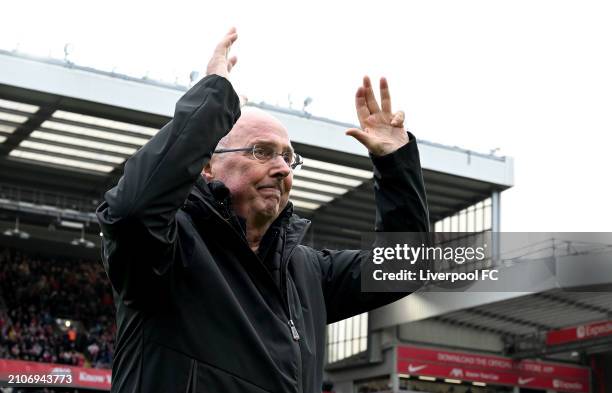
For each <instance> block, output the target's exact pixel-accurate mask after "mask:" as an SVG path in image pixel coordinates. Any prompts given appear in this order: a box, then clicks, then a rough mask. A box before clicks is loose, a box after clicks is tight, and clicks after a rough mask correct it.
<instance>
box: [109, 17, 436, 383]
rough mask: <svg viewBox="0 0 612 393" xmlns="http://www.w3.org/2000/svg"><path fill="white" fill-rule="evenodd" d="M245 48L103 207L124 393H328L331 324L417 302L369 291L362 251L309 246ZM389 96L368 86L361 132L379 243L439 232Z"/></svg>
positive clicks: (187, 98)
mask: <svg viewBox="0 0 612 393" xmlns="http://www.w3.org/2000/svg"><path fill="white" fill-rule="evenodd" d="M236 38H237V35H236V32H235V30H233V29H232V30H231V31H230V32H229V33H228V34H227V35H226V37H225V38H224V39H223V40H222V41H221V42H220V43H219V45H218V46H217V48H216V49H215V52H214V54H213V56H212V58H211V60H210V62H209V64H208V69H207V74H208V75H207V76H206V77H205V78H204V79H203V80H202V81H200V82H199V83H198V84H196V85H195V86H194V87H193V88H192V89H190V90H189V91H188V92H187V93H186V94H185V95H184V96H183V97H182V98H181V99H180V100H179V102H178V103H177V105H176V111H175V115H174V118H173V119H172V121H171V122H169V123H168V124H167V125H166V126H165V127H164V128H163V129H162V130H161V131H160V132H159V133H158V134H157V135H155V136H154V137H153V138H152V139H151V141H149V142H148V143H147V144H146V145H145V146H143V148H142V149H140V150H139V151H138V152H137V153H136V154H135V155H134V156H133V157H132V158H130V159H129V160H128V162H127V163H126V165H125V171H124V176H123V177H122V179H121V180H120V181H119V183H118V184H117V186H116V187H114V188H113V189H111V190H109V191H108V192H107V193H106V194H105V202H104V203H103V204H102V205H101V206H100V207H99V208H98V211H97V215H98V219H99V221H100V225H101V227H102V231H103V234H104V250H103V259H104V265H105V268H106V270H107V272H108V276H109V278H110V280H111V283H112V286H113V290H114V295H115V303H116V307H117V327H118V331H117V343H116V351H115V359H114V364H113V384H112V392H143V393H151V392H160V393H161V392H164V393H168V392H223V393H230V392H241V393H245V392H258V393H261V392H307V393H314V392H320V389H321V381H322V372H323V363H324V359H323V356H324V352H325V350H324V345H325V326H326V325H327V324H328V323H332V322H335V321H338V320H341V319H344V318H347V317H350V316H352V315H356V314H359V313H362V312H365V311H368V310H371V309H373V308H376V307H379V306H382V305H384V304H386V303H389V302H391V301H393V300H396V299H397V298H399V297H400V296H401V295H398V294H392V293H387V294H384V293H365V292H361V287H360V285H361V279H360V273H361V272H360V264H361V255H362V252H360V251H357V250H355V251H351V250H342V251H332V250H321V251H318V250H314V249H312V248H310V247H306V246H303V245H300V242H301V240H302V238H303V237H304V234H305V232H306V231H307V229H308V226H309V224H310V223H309V221H308V220H305V219H301V218H299V217H297V216H296V215H295V214H293V213H292V210H293V209H292V205H291V203H290V202H289V192H290V190H291V183H292V179H293V170H294V169H295V168H296V167H297V166H298V165H299V164H300V159H299V156H298V155H297V154H295V153H294V151H293V148H292V146H291V143H290V141H289V137H288V134H287V130H286V129H285V127H284V126H283V125H282V124H281V123H280V122H279V121H278V120H276V119H274V118H273V117H271V116H269V115H267V114H265V113H263V112H260V111H245V113H244V114H243V115H242V116H240V106H239V98H238V96H237V95H236V93H235V92H234V90H233V89H232V86H231V84H230V82H229V81H228V79H227V78H228V76H229V72H230V70H231V68H232V67H233V66H234V65H235V64H236V58H235V57H232V58H230V59H228V58H227V52H228V51H229V48H230V46H231V44H232V43H233V42H234V41H235V40H236ZM380 87H381V107H380V108H379V106H378V103H377V102H376V99H375V98H374V94H373V91H372V87H371V85H370V82H369V80H368V79H367V78H365V79H364V84H363V86H362V87H360V88H359V89H358V91H357V95H356V107H357V115H358V118H359V121H360V124H361V127H362V129H351V130H348V131H347V134H348V135H351V136H353V137H355V138H356V139H357V140H358V141H360V142H361V143H362V144H363V145H364V146H365V147H366V148H367V149H368V150H369V152H370V154H371V157H372V162H373V164H374V180H375V193H376V205H377V217H376V230H379V231H383V230H384V231H427V230H428V213H427V203H426V199H425V192H424V187H423V182H422V175H421V168H420V164H419V157H418V151H417V147H416V141H414V140H413V138H412V137H410V138H409V134H407V133H406V131H404V129H403V125H402V121H403V116H402V114H401V113H400V114H398V115H397V116H392V114H391V104H390V97H389V90H388V87H387V83H386V81H385V80H384V79H383V80H381V85H380ZM409 139H410V140H409ZM339 225H341V223H339Z"/></svg>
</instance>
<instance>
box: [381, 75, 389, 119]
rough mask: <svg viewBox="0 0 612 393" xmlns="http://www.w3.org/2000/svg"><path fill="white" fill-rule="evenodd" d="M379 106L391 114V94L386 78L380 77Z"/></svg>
mask: <svg viewBox="0 0 612 393" xmlns="http://www.w3.org/2000/svg"><path fill="white" fill-rule="evenodd" d="M380 106H381V107H382V111H383V112H384V113H388V114H391V94H390V93H389V84H388V83H387V79H386V78H384V77H383V78H380Z"/></svg>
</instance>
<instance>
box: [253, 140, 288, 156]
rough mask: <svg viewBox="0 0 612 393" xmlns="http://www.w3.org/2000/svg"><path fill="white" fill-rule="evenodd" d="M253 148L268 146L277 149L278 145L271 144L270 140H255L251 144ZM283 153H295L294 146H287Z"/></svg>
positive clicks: (284, 147)
mask: <svg viewBox="0 0 612 393" xmlns="http://www.w3.org/2000/svg"><path fill="white" fill-rule="evenodd" d="M250 145H251V146H253V145H267V146H274V147H277V146H278V145H277V144H276V143H274V142H271V141H269V140H265V139H254V140H253V141H251V143H250ZM283 151H290V152H292V153H293V152H295V150H294V149H293V146H291V145H285V146H283Z"/></svg>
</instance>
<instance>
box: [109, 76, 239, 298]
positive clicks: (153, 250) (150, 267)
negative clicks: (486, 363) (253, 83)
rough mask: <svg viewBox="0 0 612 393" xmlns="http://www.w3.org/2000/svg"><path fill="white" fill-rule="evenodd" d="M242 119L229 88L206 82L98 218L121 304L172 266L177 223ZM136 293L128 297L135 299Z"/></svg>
mask: <svg viewBox="0 0 612 393" xmlns="http://www.w3.org/2000/svg"><path fill="white" fill-rule="evenodd" d="M239 116H240V104H239V99H238V96H237V95H236V93H235V92H234V90H233V88H232V86H231V84H230V82H229V81H228V80H227V79H225V78H224V77H221V76H218V75H209V76H207V77H205V78H204V79H203V80H202V81H200V82H199V83H198V84H196V85H195V86H194V87H193V88H191V89H190V90H189V91H188V92H187V93H186V94H185V95H184V96H183V97H182V98H181V99H180V100H179V101H178V103H177V104H176V109H175V113H174V118H173V119H172V120H171V121H170V122H169V123H168V124H167V125H166V126H164V127H163V128H162V129H161V130H160V131H159V132H158V133H157V134H156V135H155V136H154V137H153V138H152V139H151V140H150V141H149V142H148V143H146V144H145V145H144V146H143V147H142V148H141V149H140V150H138V152H136V154H134V156H132V157H131V158H130V159H129V160H128V161H127V162H126V164H125V169H124V174H123V177H122V178H121V179H120V180H119V182H118V184H117V185H116V186H115V187H113V188H112V189H111V190H109V191H108V192H106V194H105V196H104V202H103V203H102V204H101V205H100V207H99V208H98V210H97V217H98V221H99V222H100V226H101V228H102V232H103V235H104V262H105V265H106V268H107V271H108V274H109V277H110V279H111V283H112V284H113V287H114V288H115V290H117V292H119V293H120V294H121V295H122V298H123V299H124V300H127V299H126V298H131V297H133V296H130V294H129V293H128V292H127V291H128V289H129V288H128V286H130V285H131V284H132V283H133V282H134V281H143V282H142V284H143V285H144V284H145V281H147V280H146V277H143V274H144V275H147V274H152V275H154V274H160V275H161V274H163V272H164V270H165V269H167V268H168V264H169V262H170V260H171V259H172V254H173V252H174V246H175V239H176V223H175V215H176V212H177V211H178V209H179V208H180V207H181V205H182V204H183V203H184V201H185V200H186V199H187V196H188V195H189V192H190V190H191V188H192V187H193V185H194V183H195V181H196V180H197V177H198V176H200V173H201V171H202V168H203V167H204V165H206V163H207V162H208V161H209V160H210V157H211V155H212V151H213V150H214V148H215V146H216V145H217V143H218V141H219V140H220V139H221V138H222V137H223V136H225V135H226V134H227V133H228V132H229V130H230V129H231V128H232V126H233V125H234V123H235V122H236V120H238V117H239ZM130 292H131V291H130Z"/></svg>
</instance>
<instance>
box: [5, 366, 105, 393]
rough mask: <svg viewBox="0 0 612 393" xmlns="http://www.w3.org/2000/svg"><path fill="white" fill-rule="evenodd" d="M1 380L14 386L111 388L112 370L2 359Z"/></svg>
mask: <svg viewBox="0 0 612 393" xmlns="http://www.w3.org/2000/svg"><path fill="white" fill-rule="evenodd" d="M0 381H2V382H4V383H9V384H10V386H14V387H19V386H21V387H27V386H71V387H78V388H87V389H98V390H110V387H111V370H108V369H98V368H85V367H73V366H66V365H64V364H53V363H37V362H24V361H21V360H6V359H0Z"/></svg>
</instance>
